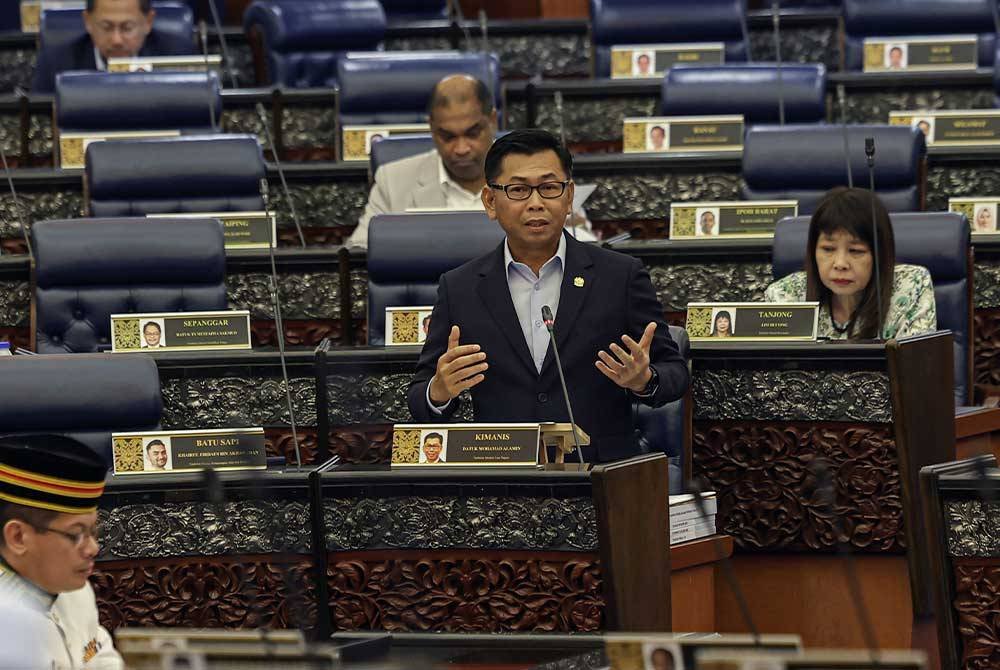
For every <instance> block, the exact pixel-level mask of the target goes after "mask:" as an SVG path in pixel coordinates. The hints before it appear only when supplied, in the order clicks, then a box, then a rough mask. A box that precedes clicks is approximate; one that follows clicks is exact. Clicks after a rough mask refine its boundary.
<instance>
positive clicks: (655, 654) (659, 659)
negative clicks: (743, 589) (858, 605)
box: [604, 633, 802, 670]
mask: <svg viewBox="0 0 1000 670" xmlns="http://www.w3.org/2000/svg"><path fill="white" fill-rule="evenodd" d="M743 649H747V650H758V651H765V652H769V653H772V654H774V655H783V656H787V657H792V655H794V654H798V653H799V652H800V651H801V649H802V640H801V638H799V636H798V635H761V636H760V637H759V639H755V638H754V637H753V636H750V635H730V634H725V635H717V634H709V633H706V634H701V635H699V634H697V633H694V634H691V633H688V634H677V635H671V634H650V635H636V634H634V633H608V634H606V635H605V636H604V653H605V654H606V655H607V657H608V662H609V663H610V667H611V670H658V669H659V668H674V669H675V670H695V668H698V669H699V670H700V668H701V667H702V666H701V665H696V664H695V658H700V654H701V653H704V652H705V651H707V650H719V651H729V652H730V653H732V652H733V651H736V650H743Z"/></svg>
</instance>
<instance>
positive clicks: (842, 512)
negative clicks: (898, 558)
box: [693, 421, 906, 553]
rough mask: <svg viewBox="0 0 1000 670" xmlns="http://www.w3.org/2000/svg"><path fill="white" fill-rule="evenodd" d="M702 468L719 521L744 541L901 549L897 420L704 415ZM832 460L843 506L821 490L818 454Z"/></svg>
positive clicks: (697, 466)
mask: <svg viewBox="0 0 1000 670" xmlns="http://www.w3.org/2000/svg"><path fill="white" fill-rule="evenodd" d="M693 450H694V470H695V474H696V475H700V476H703V477H705V478H706V479H707V480H708V482H709V485H708V488H709V489H710V490H713V491H716V492H717V493H718V496H719V511H718V517H717V518H718V521H717V524H718V528H719V531H720V532H722V533H726V534H728V535H732V536H733V539H734V540H735V541H736V543H737V545H738V546H739V547H740V548H741V549H743V550H773V549H778V548H780V549H782V550H810V551H833V550H835V549H836V542H837V538H836V533H835V531H834V523H840V524H842V529H843V530H844V531H845V532H846V538H843V539H846V540H847V541H849V542H850V544H851V546H852V547H853V548H854V550H855V551H860V552H876V553H884V552H900V551H903V549H904V548H905V546H906V538H905V536H904V533H903V527H902V523H903V504H902V500H901V497H900V496H901V492H900V481H899V464H898V460H897V454H896V445H895V442H894V441H893V434H892V429H891V427H889V426H855V425H850V424H833V423H791V422H789V423H777V422H775V423H760V422H755V421H741V422H716V421H696V422H695V425H694V435H693ZM818 457H822V458H824V459H826V461H827V463H829V465H830V469H831V475H832V477H833V482H834V486H835V487H836V496H837V504H836V510H835V512H836V516H835V517H834V516H831V515H830V514H829V513H828V512H827V511H826V509H825V505H824V504H823V503H822V502H821V501H820V499H819V497H818V496H817V493H816V490H815V489H816V480H815V477H814V476H813V475H812V473H811V472H810V470H809V465H810V463H811V462H812V461H813V459H815V458H818Z"/></svg>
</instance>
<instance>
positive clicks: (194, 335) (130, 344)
mask: <svg viewBox="0 0 1000 670" xmlns="http://www.w3.org/2000/svg"><path fill="white" fill-rule="evenodd" d="M231 349H250V312H249V311H247V310H236V311H224V312H166V313H148V314H112V315H111V351H112V352H114V353H119V352H136V351H140V352H143V353H147V354H148V353H154V352H157V351H219V350H231Z"/></svg>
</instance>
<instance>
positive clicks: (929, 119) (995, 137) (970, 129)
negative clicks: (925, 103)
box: [889, 109, 1000, 147]
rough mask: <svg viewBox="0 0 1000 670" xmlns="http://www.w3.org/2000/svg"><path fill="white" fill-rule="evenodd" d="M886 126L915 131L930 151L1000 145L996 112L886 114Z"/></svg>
mask: <svg viewBox="0 0 1000 670" xmlns="http://www.w3.org/2000/svg"><path fill="white" fill-rule="evenodd" d="M889 125H891V126H910V127H911V128H919V129H920V130H921V131H922V132H923V133H924V137H925V139H926V140H927V145H928V146H932V147H968V146H996V145H998V144H1000V110H996V109H966V110H947V111H942V110H936V111H933V112H911V111H902V112H889Z"/></svg>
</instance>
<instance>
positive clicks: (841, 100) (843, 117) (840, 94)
mask: <svg viewBox="0 0 1000 670" xmlns="http://www.w3.org/2000/svg"><path fill="white" fill-rule="evenodd" d="M837 105H838V106H839V107H840V130H841V134H842V135H843V136H844V163H846V164H847V186H848V188H854V171H853V170H852V169H851V149H850V143H849V142H848V134H847V96H846V94H845V93H844V85H843V84H837Z"/></svg>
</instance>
